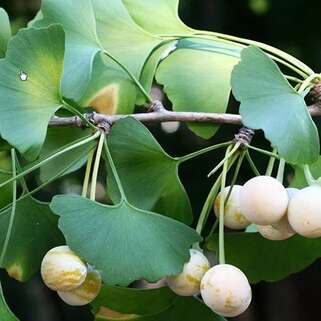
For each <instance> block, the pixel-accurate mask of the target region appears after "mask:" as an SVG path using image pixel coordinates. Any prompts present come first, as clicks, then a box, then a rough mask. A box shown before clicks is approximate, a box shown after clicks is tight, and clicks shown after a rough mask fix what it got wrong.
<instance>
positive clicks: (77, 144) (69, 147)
mask: <svg viewBox="0 0 321 321" xmlns="http://www.w3.org/2000/svg"><path fill="white" fill-rule="evenodd" d="M99 135H100V132H96V133H95V134H94V135H92V136H89V137H87V138H85V139H83V138H82V139H80V140H78V141H77V142H75V143H72V144H70V145H67V147H65V148H61V149H59V150H58V151H56V152H55V153H53V154H51V155H50V156H48V157H47V158H45V159H44V160H42V161H40V162H39V163H37V164H35V165H33V166H31V167H30V168H28V169H26V170H25V171H23V172H22V173H19V174H18V175H16V177H14V178H11V179H9V180H7V181H5V182H3V183H1V184H0V188H1V187H3V186H5V185H7V184H9V183H11V182H12V181H14V180H16V179H19V178H20V177H23V176H25V175H28V174H30V173H31V172H33V171H34V170H36V169H38V168H39V167H41V166H43V165H45V164H47V163H48V162H50V161H52V160H54V159H55V158H57V157H59V156H61V155H63V154H65V153H67V152H69V151H71V150H73V149H75V148H77V147H80V146H82V145H85V144H87V143H90V142H91V141H93V140H95V139H96V138H97V137H98V136H99Z"/></svg>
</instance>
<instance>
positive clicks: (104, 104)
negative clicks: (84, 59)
mask: <svg viewBox="0 0 321 321" xmlns="http://www.w3.org/2000/svg"><path fill="white" fill-rule="evenodd" d="M136 96H137V90H136V85H135V84H134V83H133V81H132V80H131V79H129V77H128V75H127V74H126V73H125V72H124V71H123V70H121V69H120V67H119V66H118V65H117V64H116V63H114V62H112V61H111V60H110V59H109V58H107V57H103V56H102V55H96V57H95V60H94V63H93V69H92V75H91V78H90V81H89V83H88V86H87V89H86V91H85V92H84V93H83V96H82V98H81V100H80V102H79V104H80V105H81V106H90V107H92V108H93V109H94V110H95V111H96V112H98V113H102V114H108V115H113V114H131V113H133V112H134V107H135V101H136Z"/></svg>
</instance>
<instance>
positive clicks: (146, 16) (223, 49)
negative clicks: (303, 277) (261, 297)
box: [0, 0, 321, 321]
mask: <svg viewBox="0 0 321 321" xmlns="http://www.w3.org/2000/svg"><path fill="white" fill-rule="evenodd" d="M178 5H179V3H178V0H165V1H164V0H162V1H161V0H150V1H143V0H77V1H74V0H63V1H62V0H43V1H42V7H41V10H40V11H39V13H38V14H37V16H36V17H35V18H34V19H33V20H32V21H30V23H29V24H28V27H27V28H24V29H22V30H20V31H19V32H18V33H17V34H16V35H15V36H12V35H11V29H10V23H9V19H8V16H7V14H6V12H5V11H4V10H2V9H1V10H0V56H1V59H0V267H1V268H2V269H5V270H6V271H7V273H8V274H9V276H10V277H12V278H14V279H16V280H18V281H21V282H27V281H28V280H29V279H30V278H31V277H32V276H33V275H34V274H36V273H38V272H39V271H40V269H41V274H42V277H43V281H44V283H45V284H46V285H48V287H50V288H51V289H53V290H56V291H58V294H59V296H60V297H61V298H62V299H63V300H65V301H66V302H67V303H69V304H74V305H82V304H88V303H90V304H91V307H92V313H93V316H94V317H95V319H96V320H97V321H98V320H133V319H137V320H142V321H143V320H144V321H148V320H150V321H152V320H153V321H155V320H159V321H183V320H184V321H188V320H191V321H192V320H193V321H194V320H196V319H200V320H202V321H207V320H209V321H210V320H213V321H214V320H225V319H224V317H232V316H236V315H239V314H241V313H242V312H244V311H245V310H246V308H247V307H248V306H249V304H250V302H251V288H250V283H257V282H259V281H262V280H264V281H277V280H280V279H282V278H285V277H286V276H288V275H289V274H291V273H295V272H298V271H300V270H302V269H304V268H305V267H307V266H308V265H309V264H311V263H312V262H313V261H314V260H315V259H317V258H318V257H320V256H321V243H320V239H318V237H320V236H321V219H320V217H321V210H320V208H321V203H320V202H321V187H320V184H321V182H320V179H318V177H319V176H320V170H321V167H320V156H319V154H320V143H319V135H318V129H317V127H316V124H315V122H314V121H313V119H312V117H317V116H321V98H320V97H321V85H320V83H321V75H320V74H317V73H315V72H314V71H313V70H312V69H311V68H309V67H308V66H307V65H305V64H304V63H303V62H301V61H299V60H298V59H296V58H294V57H293V56H291V55H289V54H287V53H285V52H283V51H281V50H278V49H276V48H274V47H271V46H269V45H266V44H263V43H259V42H255V41H252V40H248V39H242V38H237V37H234V36H230V35H225V34H220V33H214V32H207V31H201V30H194V29H192V28H189V27H188V26H186V25H185V24H184V23H183V22H182V21H181V20H180V19H179V16H178ZM153 84H158V85H159V86H160V87H161V88H162V89H163V91H164V93H165V94H166V96H167V97H168V100H169V101H170V102H171V104H168V106H164V104H163V103H162V102H161V101H158V100H155V99H154V98H153V96H152V95H151V89H152V86H153ZM231 95H233V96H234V98H235V99H236V100H237V101H238V102H239V103H240V108H239V113H235V114H229V113H227V107H228V104H229V99H230V97H231ZM174 121H175V122H177V121H179V122H185V123H186V124H187V126H188V129H189V130H190V131H191V132H192V133H193V134H194V135H196V136H198V137H200V138H202V139H204V140H209V139H210V138H212V137H213V136H215V134H216V133H217V131H218V129H219V128H220V127H222V126H228V125H230V124H233V125H237V126H239V129H238V130H237V131H236V132H235V137H230V139H229V140H228V141H226V142H223V143H218V144H214V145H211V144H208V146H207V147H206V148H203V149H199V150H197V151H195V152H193V153H191V154H188V155H183V156H180V157H174V156H171V155H169V154H168V153H166V152H165V151H164V149H163V148H162V147H161V145H160V144H159V142H158V141H157V140H156V138H155V137H154V136H153V134H152V133H151V132H150V131H149V129H148V127H147V125H148V124H149V123H162V122H174ZM256 130H262V131H263V132H264V134H265V138H266V139H267V141H269V142H270V149H269V150H265V149H262V148H261V147H260V146H253V145H252V138H253V135H255V131H256ZM169 137H170V136H169ZM211 141H215V138H214V139H212V140H211ZM218 149H224V150H225V156H224V157H223V159H220V160H218V161H216V163H215V164H214V163H213V170H212V171H211V172H210V173H209V175H208V177H204V178H203V179H204V181H205V180H207V179H208V178H210V179H212V178H213V177H214V178H215V179H214V182H213V186H212V188H211V190H210V191H209V194H208V196H207V198H206V201H205V203H204V206H203V208H202V210H201V211H200V213H196V212H195V211H194V212H193V207H192V204H191V201H190V196H189V195H188V193H187V192H186V189H185V187H184V185H183V183H182V181H181V178H180V175H179V170H180V168H181V166H182V164H185V163H186V162H189V161H191V160H193V159H195V158H197V157H198V156H201V155H205V154H208V153H212V154H213V155H215V153H216V151H217V150H218ZM254 152H256V153H261V154H263V155H264V156H266V157H267V159H268V167H267V169H266V172H265V173H260V172H259V170H258V169H257V166H256V164H255V162H256V160H255V158H254V159H253V158H252V157H251V154H252V153H254ZM243 162H247V163H248V165H249V166H250V167H251V169H252V170H253V176H254V178H252V179H251V180H250V181H248V182H247V183H246V184H245V185H244V186H240V185H238V184H240V182H239V173H240V170H242V165H243ZM276 162H278V166H277V175H276V177H275V178H274V177H272V174H273V169H274V168H275V167H276ZM286 165H288V166H291V167H292V168H293V170H294V173H295V175H294V179H293V180H292V181H291V182H287V181H286V180H285V178H284V170H285V166H286ZM80 169H83V173H84V176H83V187H82V191H81V193H80V195H74V194H73V195H71V194H67V193H66V194H63V195H61V194H60V193H61V192H60V191H59V190H57V191H56V193H55V196H54V197H53V198H52V199H51V200H50V202H49V203H45V202H41V201H39V200H37V198H36V195H37V192H38V191H41V190H42V189H43V188H45V187H47V186H48V185H50V184H51V183H53V182H55V181H57V180H58V179H62V180H63V179H64V177H65V176H66V175H67V174H73V173H76V172H77V171H79V170H80ZM99 172H101V173H103V175H104V176H106V177H107V178H106V184H105V187H106V188H105V192H106V196H107V199H108V202H105V203H104V204H102V203H100V202H98V201H96V194H97V179H98V176H99ZM228 173H231V174H232V175H228ZM30 177H33V178H36V182H37V186H34V184H32V185H31V184H29V178H30ZM289 183H291V187H295V188H297V189H296V190H295V193H294V192H293V190H292V191H290V189H286V188H285V187H284V185H285V186H287V185H289ZM308 186H309V187H308ZM59 194H60V195H59ZM204 198H205V197H204ZM214 201H215V202H214ZM214 203H215V206H214ZM302 204H304V205H305V207H304V208H305V209H306V210H302ZM213 207H214V208H215V214H216V216H217V220H216V222H215V223H214V226H211V223H210V222H212V221H213V220H208V218H209V216H210V215H214V213H212V212H213ZM225 216H226V224H225V225H226V226H227V227H235V229H236V230H237V231H233V230H231V229H227V228H226V227H224V223H225V222H224V219H225ZM214 217H215V216H214ZM261 225H263V226H261ZM209 231H210V232H209ZM272 239H273V240H272ZM209 252H214V254H215V255H216V258H217V264H215V265H214V266H212V267H211V265H213V262H211V263H210V262H209V260H208V259H207V257H206V255H207V253H209ZM284 253H287V255H286V256H285V255H284ZM258 257H264V260H260V259H258ZM275 262H278V264H277V265H275ZM138 280H145V281H146V282H147V283H146V282H145V283H146V284H147V286H145V287H146V288H143V289H142V288H135V287H134V286H133V284H135V281H138ZM155 282H158V286H156V288H152V289H150V288H149V286H148V283H155ZM0 289H1V287H0ZM0 315H1V319H4V320H8V321H11V320H18V319H17V317H15V315H14V313H13V312H11V310H10V309H9V307H8V306H7V304H6V301H5V298H4V295H3V293H2V290H1V291H0Z"/></svg>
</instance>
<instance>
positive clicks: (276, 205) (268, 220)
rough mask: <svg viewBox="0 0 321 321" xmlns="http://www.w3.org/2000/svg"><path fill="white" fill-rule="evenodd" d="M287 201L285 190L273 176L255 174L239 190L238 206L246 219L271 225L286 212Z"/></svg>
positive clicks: (258, 223)
mask: <svg viewBox="0 0 321 321" xmlns="http://www.w3.org/2000/svg"><path fill="white" fill-rule="evenodd" d="M288 203H289V197H288V194H287V191H286V190H285V188H284V187H283V185H282V184H281V183H280V182H279V181H278V180H276V179H275V178H273V177H270V176H257V177H254V178H252V179H250V180H249V181H248V182H247V183H245V185H244V186H243V188H242V190H241V191H240V208H241V212H242V214H243V215H244V216H245V217H246V219H247V220H248V221H250V222H252V223H254V224H257V225H271V224H274V223H276V222H278V221H280V220H281V218H282V217H283V216H284V215H285V214H286V211H287V207H288Z"/></svg>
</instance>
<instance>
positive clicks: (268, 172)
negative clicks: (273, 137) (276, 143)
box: [265, 148, 276, 176]
mask: <svg viewBox="0 0 321 321" xmlns="http://www.w3.org/2000/svg"><path fill="white" fill-rule="evenodd" d="M272 153H273V154H275V153H276V148H273V152H272ZM274 164H275V157H273V156H271V157H270V159H269V163H268V166H267V169H266V172H265V175H266V176H271V175H272V172H273V169H274Z"/></svg>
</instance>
